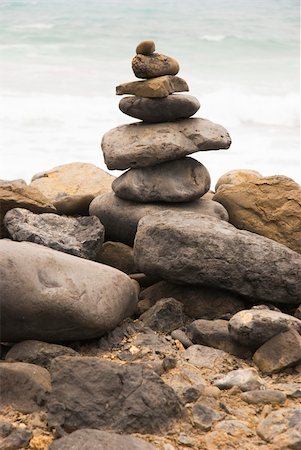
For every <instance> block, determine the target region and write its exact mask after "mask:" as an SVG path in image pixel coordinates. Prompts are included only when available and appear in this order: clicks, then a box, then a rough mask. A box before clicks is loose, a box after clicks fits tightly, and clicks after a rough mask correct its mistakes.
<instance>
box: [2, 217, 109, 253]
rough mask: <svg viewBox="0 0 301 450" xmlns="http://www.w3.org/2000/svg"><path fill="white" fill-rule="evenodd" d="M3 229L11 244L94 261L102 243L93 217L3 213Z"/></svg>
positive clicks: (100, 232)
mask: <svg viewBox="0 0 301 450" xmlns="http://www.w3.org/2000/svg"><path fill="white" fill-rule="evenodd" d="M4 225H5V227H6V229H7V230H8V232H9V234H10V236H11V237H12V238H13V240H14V241H29V242H34V243H36V244H41V245H44V246H45V247H49V248H53V249H54V250H58V251H60V252H65V253H69V254H70V255H74V256H79V257H81V258H87V259H92V260H95V258H96V256H97V253H98V251H99V250H100V248H101V246H102V243H103V240H104V233H105V230H104V227H103V225H102V224H101V222H100V221H99V219H98V218H97V217H91V216H84V217H66V216H58V215H57V214H51V213H45V214H34V213H32V212H30V211H27V210H26V209H21V208H15V209H11V210H10V211H8V213H6V215H5V218H4Z"/></svg>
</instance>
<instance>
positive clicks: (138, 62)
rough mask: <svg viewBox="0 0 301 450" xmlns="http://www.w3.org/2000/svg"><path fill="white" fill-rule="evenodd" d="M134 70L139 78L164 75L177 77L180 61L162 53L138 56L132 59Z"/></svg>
mask: <svg viewBox="0 0 301 450" xmlns="http://www.w3.org/2000/svg"><path fill="white" fill-rule="evenodd" d="M132 69H133V72H134V74H135V76H136V77H137V78H147V79H148V78H156V77H162V76H164V75H177V73H178V72H179V70H180V66H179V63H178V61H176V60H175V59H174V58H171V57H170V56H166V55H162V54H161V53H152V54H150V55H142V54H137V55H136V56H134V58H133V59H132Z"/></svg>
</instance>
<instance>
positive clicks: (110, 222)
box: [90, 193, 228, 278]
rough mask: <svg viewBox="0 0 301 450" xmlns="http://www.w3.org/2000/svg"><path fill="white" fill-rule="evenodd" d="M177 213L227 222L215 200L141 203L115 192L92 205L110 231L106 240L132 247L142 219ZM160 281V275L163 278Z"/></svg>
mask: <svg viewBox="0 0 301 450" xmlns="http://www.w3.org/2000/svg"><path fill="white" fill-rule="evenodd" d="M165 210H168V211H170V212H171V211H174V213H175V214H176V215H177V216H178V217H179V218H180V217H182V214H184V212H187V211H190V212H191V213H192V214H193V216H194V217H196V220H197V218H198V217H201V215H202V214H208V215H210V216H214V217H217V218H219V219H222V220H227V217H228V215H227V212H226V210H225V208H224V207H222V206H221V205H220V204H219V203H217V202H213V201H212V200H203V199H199V200H195V201H194V202H188V203H187V202H186V203H148V204H143V203H138V202H133V201H128V200H124V199H121V198H119V197H117V195H115V194H114V193H111V194H104V195H100V196H99V197H96V198H95V199H94V200H93V201H92V203H91V205H90V215H91V216H97V217H98V218H99V220H100V221H101V223H102V224H103V225H104V227H105V230H106V239H108V240H112V241H117V242H123V243H124V244H127V245H130V246H132V245H133V244H134V239H135V235H136V230H137V225H138V222H139V220H140V219H141V218H142V217H143V216H146V215H148V214H153V213H156V212H159V211H165ZM159 278H160V276H159Z"/></svg>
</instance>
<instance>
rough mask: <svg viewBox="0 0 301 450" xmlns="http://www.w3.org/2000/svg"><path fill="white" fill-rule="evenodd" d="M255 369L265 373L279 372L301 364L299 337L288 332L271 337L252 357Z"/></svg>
mask: <svg viewBox="0 0 301 450" xmlns="http://www.w3.org/2000/svg"><path fill="white" fill-rule="evenodd" d="M253 361H254V363H255V364H256V365H257V367H258V368H259V369H260V370H261V371H262V372H265V373H275V372H279V371H281V370H283V369H286V368H287V367H291V366H295V365H297V364H298V363H300V362H301V336H300V334H299V333H297V331H295V330H289V331H285V332H282V333H279V334H277V335H276V336H273V337H272V338H271V339H270V340H269V341H267V342H265V344H263V345H262V346H261V347H259V349H258V350H257V351H256V353H255V354H254V356H253Z"/></svg>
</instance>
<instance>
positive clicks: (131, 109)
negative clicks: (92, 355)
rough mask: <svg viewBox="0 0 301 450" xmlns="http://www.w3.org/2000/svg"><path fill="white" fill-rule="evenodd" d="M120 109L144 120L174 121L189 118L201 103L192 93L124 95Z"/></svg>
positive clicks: (153, 121)
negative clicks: (153, 96) (160, 95)
mask: <svg viewBox="0 0 301 450" xmlns="http://www.w3.org/2000/svg"><path fill="white" fill-rule="evenodd" d="M119 109H120V110H121V111H122V112H123V113H124V114H127V115H128V116H131V117H135V118H136V119H140V120H143V121H144V122H150V123H156V122H173V121H175V120H178V119H188V118H189V117H191V116H193V115H194V114H195V113H196V112H197V111H198V110H199V109H200V103H199V101H198V99H197V98H195V97H193V96H192V95H185V94H171V95H168V96H167V97H163V98H145V97H144V98H143V97H136V96H135V95H134V96H130V97H124V98H122V99H121V100H120V102H119Z"/></svg>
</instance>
